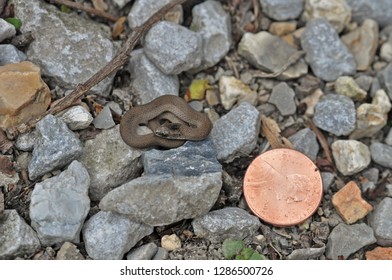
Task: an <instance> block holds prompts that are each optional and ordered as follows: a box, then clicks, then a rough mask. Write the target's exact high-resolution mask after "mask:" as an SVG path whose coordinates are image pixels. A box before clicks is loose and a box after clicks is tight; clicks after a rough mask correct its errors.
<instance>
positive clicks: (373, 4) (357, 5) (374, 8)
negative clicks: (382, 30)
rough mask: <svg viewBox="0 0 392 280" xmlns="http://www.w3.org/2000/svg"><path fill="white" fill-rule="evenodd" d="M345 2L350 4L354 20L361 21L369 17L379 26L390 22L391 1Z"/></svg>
mask: <svg viewBox="0 0 392 280" xmlns="http://www.w3.org/2000/svg"><path fill="white" fill-rule="evenodd" d="M346 2H347V4H349V5H350V6H351V10H352V19H353V20H354V21H357V22H363V21H364V20H365V19H368V18H371V19H374V20H376V21H377V22H378V24H379V25H380V26H381V27H384V26H387V25H389V24H392V18H391V14H392V2H391V1H389V0H378V1H373V0H346Z"/></svg>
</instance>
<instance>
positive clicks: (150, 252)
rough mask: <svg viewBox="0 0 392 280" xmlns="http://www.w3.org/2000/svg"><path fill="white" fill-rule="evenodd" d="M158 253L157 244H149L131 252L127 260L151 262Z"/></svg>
mask: <svg viewBox="0 0 392 280" xmlns="http://www.w3.org/2000/svg"><path fill="white" fill-rule="evenodd" d="M157 252H158V246H157V245H155V243H152V242H151V243H147V244H145V245H142V246H140V247H137V248H133V249H132V250H131V251H129V253H128V254H127V260H151V259H152V258H153V257H154V256H155V254H156V253H157Z"/></svg>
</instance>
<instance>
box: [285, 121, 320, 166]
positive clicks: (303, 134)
mask: <svg viewBox="0 0 392 280" xmlns="http://www.w3.org/2000/svg"><path fill="white" fill-rule="evenodd" d="M288 140H289V141H290V142H291V144H293V146H294V149H296V150H297V151H299V152H301V153H304V154H305V155H307V156H308V157H309V158H310V159H311V160H312V161H314V160H316V157H317V154H318V152H319V149H320V147H319V144H318V142H317V138H316V134H314V132H313V131H312V130H311V129H310V128H304V129H301V130H300V131H298V132H297V133H295V134H293V135H291V136H290V137H289V138H288Z"/></svg>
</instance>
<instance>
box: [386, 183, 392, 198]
mask: <svg viewBox="0 0 392 280" xmlns="http://www.w3.org/2000/svg"><path fill="white" fill-rule="evenodd" d="M385 190H386V195H387V196H389V197H392V184H386V185H385Z"/></svg>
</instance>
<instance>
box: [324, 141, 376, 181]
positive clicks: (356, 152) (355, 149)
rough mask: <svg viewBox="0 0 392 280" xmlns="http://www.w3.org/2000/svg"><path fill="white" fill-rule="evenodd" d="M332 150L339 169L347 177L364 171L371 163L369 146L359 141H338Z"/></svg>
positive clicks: (334, 143)
mask: <svg viewBox="0 0 392 280" xmlns="http://www.w3.org/2000/svg"><path fill="white" fill-rule="evenodd" d="M331 150H332V155H333V158H334V160H335V164H336V167H337V169H338V170H339V171H340V172H341V173H342V174H343V175H345V176H348V175H353V174H356V173H358V172H360V171H362V170H364V169H365V168H366V167H368V165H369V164H370V161H371V158H370V151H369V148H368V146H366V145H365V144H363V143H361V142H359V141H357V140H337V141H335V142H333V143H332V145H331Z"/></svg>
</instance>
